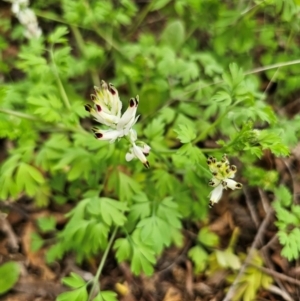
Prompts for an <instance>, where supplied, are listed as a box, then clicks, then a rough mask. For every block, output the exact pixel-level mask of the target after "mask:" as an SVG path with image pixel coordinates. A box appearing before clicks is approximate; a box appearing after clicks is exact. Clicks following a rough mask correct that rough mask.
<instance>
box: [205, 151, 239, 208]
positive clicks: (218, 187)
mask: <svg viewBox="0 0 300 301" xmlns="http://www.w3.org/2000/svg"><path fill="white" fill-rule="evenodd" d="M207 164H208V166H209V169H210V171H211V173H212V175H213V178H212V179H211V180H210V181H209V183H208V184H209V185H210V186H212V187H214V190H213V191H212V192H211V193H210V195H209V196H210V201H209V207H210V208H212V207H213V206H214V204H216V203H218V202H219V201H220V199H221V197H222V194H223V189H227V188H230V189H232V190H235V189H241V188H242V187H243V185H242V184H241V183H238V182H236V181H234V180H232V178H234V176H235V173H236V171H237V169H236V166H235V165H231V166H230V165H229V161H228V158H227V156H226V155H224V156H223V158H222V160H221V161H219V162H217V160H216V159H215V158H213V157H209V158H208V160H207Z"/></svg>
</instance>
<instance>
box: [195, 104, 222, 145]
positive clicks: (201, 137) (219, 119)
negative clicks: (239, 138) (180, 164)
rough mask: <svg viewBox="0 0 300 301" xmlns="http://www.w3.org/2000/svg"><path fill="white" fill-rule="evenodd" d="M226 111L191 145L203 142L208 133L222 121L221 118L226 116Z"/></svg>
mask: <svg viewBox="0 0 300 301" xmlns="http://www.w3.org/2000/svg"><path fill="white" fill-rule="evenodd" d="M227 113H228V109H227V110H226V111H225V112H224V113H223V114H222V115H221V116H219V118H217V119H216V120H215V121H214V122H213V123H212V124H211V125H210V126H209V127H208V128H207V129H206V130H205V131H203V132H202V133H201V134H200V135H199V136H198V137H197V138H196V139H195V140H194V141H193V144H194V145H195V144H196V143H197V142H199V141H201V140H203V139H204V138H206V137H207V135H208V134H209V132H210V131H211V130H212V129H213V128H215V127H216V126H217V125H218V124H219V123H220V122H221V121H222V120H223V118H224V117H225V116H226V115H227Z"/></svg>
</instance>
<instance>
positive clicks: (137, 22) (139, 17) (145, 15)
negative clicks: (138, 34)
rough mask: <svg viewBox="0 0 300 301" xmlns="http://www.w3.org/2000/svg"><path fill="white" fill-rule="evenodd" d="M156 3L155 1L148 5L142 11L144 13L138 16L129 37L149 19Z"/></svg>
mask: <svg viewBox="0 0 300 301" xmlns="http://www.w3.org/2000/svg"><path fill="white" fill-rule="evenodd" d="M155 3H156V1H155V0H153V1H149V3H148V5H147V6H145V8H144V9H143V10H142V12H141V13H140V14H139V15H138V18H137V20H136V21H135V22H134V25H133V27H132V28H131V29H130V33H129V35H128V37H130V36H131V35H132V34H134V33H135V31H136V30H137V29H138V27H139V26H140V25H141V24H142V22H143V21H144V20H145V18H146V17H147V15H148V13H149V12H150V11H151V9H152V7H153V5H154V4H155Z"/></svg>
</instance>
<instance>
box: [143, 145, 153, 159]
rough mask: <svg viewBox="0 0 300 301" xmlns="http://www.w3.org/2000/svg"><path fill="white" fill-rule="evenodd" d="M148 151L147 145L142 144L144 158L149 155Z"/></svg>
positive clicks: (149, 148)
mask: <svg viewBox="0 0 300 301" xmlns="http://www.w3.org/2000/svg"><path fill="white" fill-rule="evenodd" d="M150 150H151V147H150V146H149V145H148V144H146V143H145V144H144V147H143V150H142V151H143V154H144V155H145V156H148V155H149V153H150Z"/></svg>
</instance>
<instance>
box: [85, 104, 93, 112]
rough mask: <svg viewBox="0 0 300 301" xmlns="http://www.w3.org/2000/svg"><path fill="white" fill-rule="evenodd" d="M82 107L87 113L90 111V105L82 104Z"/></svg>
mask: <svg viewBox="0 0 300 301" xmlns="http://www.w3.org/2000/svg"><path fill="white" fill-rule="evenodd" d="M84 108H85V110H86V111H88V112H89V113H90V112H91V111H92V106H91V105H84Z"/></svg>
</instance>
